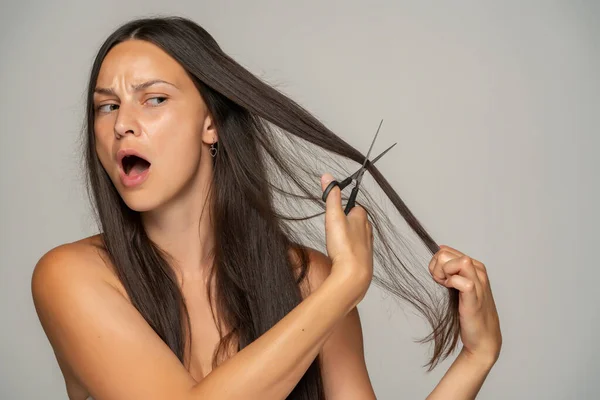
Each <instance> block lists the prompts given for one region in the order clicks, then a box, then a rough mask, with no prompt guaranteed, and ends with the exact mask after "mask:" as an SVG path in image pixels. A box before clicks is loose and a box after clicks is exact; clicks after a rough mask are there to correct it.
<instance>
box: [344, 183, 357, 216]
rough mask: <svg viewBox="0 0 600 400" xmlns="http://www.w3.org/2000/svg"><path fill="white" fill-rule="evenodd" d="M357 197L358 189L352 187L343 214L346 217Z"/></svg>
mask: <svg viewBox="0 0 600 400" xmlns="http://www.w3.org/2000/svg"><path fill="white" fill-rule="evenodd" d="M357 195H358V187H356V186H354V187H353V188H352V192H351V193H350V198H349V199H348V203H346V209H345V210H344V214H346V215H348V213H349V212H350V210H352V208H353V207H354V205H355V201H356V196H357Z"/></svg>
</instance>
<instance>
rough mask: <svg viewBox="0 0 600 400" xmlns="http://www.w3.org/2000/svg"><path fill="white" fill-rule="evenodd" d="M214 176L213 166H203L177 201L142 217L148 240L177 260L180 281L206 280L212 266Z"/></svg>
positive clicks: (170, 202) (178, 196)
mask: <svg viewBox="0 0 600 400" xmlns="http://www.w3.org/2000/svg"><path fill="white" fill-rule="evenodd" d="M201 164H202V163H201ZM211 177H212V165H201V166H200V168H199V170H198V172H197V173H196V174H195V176H194V177H193V178H192V180H191V181H190V183H189V184H188V185H187V186H186V188H185V189H184V190H182V192H181V193H179V194H178V195H177V197H176V198H174V199H172V200H171V201H169V202H168V203H167V204H164V205H162V206H161V207H159V208H157V209H154V210H152V211H148V212H145V213H143V214H142V223H143V225H144V229H145V230H146V232H147V234H148V237H149V238H150V239H151V240H152V241H153V242H154V243H156V244H157V245H158V246H159V247H160V248H161V249H162V250H164V251H166V252H167V253H168V254H169V255H170V256H171V257H172V258H173V261H174V263H175V265H173V267H174V269H175V272H176V274H177V275H178V276H179V278H186V279H188V278H190V279H198V278H201V277H204V276H205V274H206V272H207V270H208V268H209V267H210V265H211V264H212V250H213V247H214V234H213V225H212V223H211V220H210V207H209V204H208V199H207V197H208V185H209V183H210V180H211Z"/></svg>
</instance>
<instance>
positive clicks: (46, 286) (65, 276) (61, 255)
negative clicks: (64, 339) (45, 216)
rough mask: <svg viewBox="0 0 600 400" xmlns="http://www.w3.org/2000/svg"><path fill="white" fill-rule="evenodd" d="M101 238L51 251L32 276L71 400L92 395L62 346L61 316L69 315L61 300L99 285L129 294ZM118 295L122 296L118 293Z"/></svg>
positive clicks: (35, 297)
mask: <svg viewBox="0 0 600 400" xmlns="http://www.w3.org/2000/svg"><path fill="white" fill-rule="evenodd" d="M107 260H108V258H107V257H106V253H105V251H104V248H103V246H102V241H101V239H100V237H99V235H96V236H91V237H88V238H84V239H81V240H79V241H76V242H72V243H66V244H62V245H60V246H57V247H54V248H53V249H51V250H49V251H47V252H46V253H45V254H44V255H43V256H42V257H41V258H40V260H39V261H38V262H37V264H36V265H35V267H34V270H33V274H32V276H31V293H32V296H33V301H34V305H35V309H36V312H37V314H38V318H39V319H40V322H41V324H42V328H43V329H44V332H45V333H46V335H47V336H48V339H49V340H50V344H51V345H52V347H53V350H54V354H55V356H56V360H57V362H58V366H59V367H60V370H61V372H62V374H63V377H64V380H65V386H66V389H67V393H68V395H69V398H70V399H85V398H87V395H88V391H87V390H86V389H85V388H84V387H83V386H82V385H81V383H80V382H79V379H78V378H77V377H76V373H75V371H73V369H72V368H71V367H70V366H69V364H68V363H67V362H66V361H65V359H64V355H63V354H62V351H61V349H60V346H59V342H60V341H61V338H60V337H59V335H60V324H59V323H58V322H57V321H58V320H59V318H57V315H60V314H63V313H66V312H68V310H69V307H68V305H66V304H64V303H62V302H61V301H60V300H58V299H60V298H65V297H68V296H69V293H73V292H74V291H76V292H77V293H84V292H85V291H89V290H95V288H96V287H98V286H99V285H104V286H110V287H111V288H116V289H117V291H115V292H114V295H115V296H120V295H121V294H124V293H125V290H124V288H122V286H121V285H120V284H119V282H118V279H117V277H116V274H114V272H113V269H112V267H111V265H110V263H108V261H107ZM117 292H118V293H117Z"/></svg>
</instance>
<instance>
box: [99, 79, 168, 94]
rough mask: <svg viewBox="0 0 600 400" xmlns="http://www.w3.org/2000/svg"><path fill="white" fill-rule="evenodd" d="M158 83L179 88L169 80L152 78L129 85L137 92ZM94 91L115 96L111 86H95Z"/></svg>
mask: <svg viewBox="0 0 600 400" xmlns="http://www.w3.org/2000/svg"><path fill="white" fill-rule="evenodd" d="M159 83H164V84H167V85H169V86H173V87H174V88H175V89H179V88H178V87H177V86H175V85H174V84H172V83H171V82H167V81H163V80H162V79H152V80H150V81H146V82H142V83H139V84H137V85H131V90H133V91H134V92H139V91H141V90H144V89H146V88H148V87H150V86H152V85H156V84H159ZM94 93H98V94H105V95H107V96H116V95H117V94H116V93H115V91H114V90H113V89H111V88H103V87H97V88H95V89H94Z"/></svg>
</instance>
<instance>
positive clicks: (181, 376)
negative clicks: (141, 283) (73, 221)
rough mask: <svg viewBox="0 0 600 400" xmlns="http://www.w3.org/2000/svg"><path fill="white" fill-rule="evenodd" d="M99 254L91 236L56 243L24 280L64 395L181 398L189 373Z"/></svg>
mask: <svg viewBox="0 0 600 400" xmlns="http://www.w3.org/2000/svg"><path fill="white" fill-rule="evenodd" d="M105 256H106V254H104V253H103V249H102V246H101V245H100V246H99V243H98V242H97V238H94V237H92V238H87V239H84V240H81V241H78V242H74V243H69V244H64V245H61V246H57V247H55V248H53V249H52V250H50V251H48V252H47V253H46V254H44V255H43V256H42V257H41V258H40V260H39V261H38V263H37V264H36V266H35V268H34V272H33V275H32V278H31V290H32V295H33V300H34V305H35V308H36V312H37V314H38V317H39V320H40V322H41V325H42V328H43V329H44V332H45V333H46V336H47V337H48V339H49V341H50V344H51V346H52V348H53V350H54V353H55V355H56V358H57V361H58V363H59V366H60V368H61V370H62V372H63V375H64V377H65V383H66V386H67V392H68V394H69V398H70V399H72V400H83V399H85V398H86V397H87V395H88V394H91V395H92V396H93V397H94V398H103V399H144V398H185V396H186V395H187V393H188V391H189V389H190V388H191V387H192V386H193V384H194V380H193V378H192V377H191V375H190V374H189V373H188V372H187V371H186V370H185V368H184V366H183V365H182V364H181V362H180V361H179V359H178V358H177V356H176V355H175V354H174V353H173V352H172V351H171V349H170V348H169V347H168V346H167V345H166V343H165V342H164V341H163V340H162V339H161V338H160V337H159V336H158V335H157V334H156V332H155V331H154V330H153V329H152V327H151V326H150V325H149V324H148V323H147V321H146V320H145V319H144V317H143V316H142V315H141V314H140V313H139V311H138V310H137V309H136V308H135V307H134V306H133V305H132V304H131V302H130V301H129V299H128V298H126V297H125V296H123V295H122V293H120V290H119V288H118V286H116V276H115V275H113V271H111V267H110V264H108V262H107V257H105ZM171 395H172V397H170V396H171Z"/></svg>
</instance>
